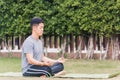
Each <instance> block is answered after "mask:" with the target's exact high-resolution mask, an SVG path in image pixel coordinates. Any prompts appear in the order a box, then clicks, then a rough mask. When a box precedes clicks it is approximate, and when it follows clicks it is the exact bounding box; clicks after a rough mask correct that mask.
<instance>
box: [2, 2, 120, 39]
mask: <svg viewBox="0 0 120 80" xmlns="http://www.w3.org/2000/svg"><path fill="white" fill-rule="evenodd" d="M119 13H120V1H119V0H0V37H2V38H3V37H4V36H13V35H14V36H19V35H26V34H30V32H31V30H30V27H29V26H30V25H29V22H30V19H31V18H33V17H36V16H38V17H42V18H43V20H44V22H45V32H44V35H64V34H71V33H72V34H74V35H89V34H96V35H104V36H110V35H111V34H120V14H119Z"/></svg>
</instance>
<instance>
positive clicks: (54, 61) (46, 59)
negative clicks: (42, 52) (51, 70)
mask: <svg viewBox="0 0 120 80" xmlns="http://www.w3.org/2000/svg"><path fill="white" fill-rule="evenodd" d="M42 60H43V61H45V62H46V61H47V62H51V63H56V62H57V60H54V59H50V58H48V57H45V56H44V57H43V59H42Z"/></svg>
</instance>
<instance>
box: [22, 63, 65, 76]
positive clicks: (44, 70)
mask: <svg viewBox="0 0 120 80" xmlns="http://www.w3.org/2000/svg"><path fill="white" fill-rule="evenodd" d="M63 69H64V66H63V64H62V63H55V64H54V65H52V66H50V67H49V66H37V65H33V66H31V67H30V68H29V69H28V70H27V71H26V72H25V73H24V74H23V76H31V77H40V76H42V75H46V76H47V77H50V76H54V74H56V73H58V72H60V71H62V70H63Z"/></svg>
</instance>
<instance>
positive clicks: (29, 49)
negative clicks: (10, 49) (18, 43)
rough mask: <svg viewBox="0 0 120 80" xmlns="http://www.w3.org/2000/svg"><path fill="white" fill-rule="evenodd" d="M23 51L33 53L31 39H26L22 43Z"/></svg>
mask: <svg viewBox="0 0 120 80" xmlns="http://www.w3.org/2000/svg"><path fill="white" fill-rule="evenodd" d="M23 53H24V54H26V53H30V54H33V43H32V42H31V41H26V42H25V43H24V45H23Z"/></svg>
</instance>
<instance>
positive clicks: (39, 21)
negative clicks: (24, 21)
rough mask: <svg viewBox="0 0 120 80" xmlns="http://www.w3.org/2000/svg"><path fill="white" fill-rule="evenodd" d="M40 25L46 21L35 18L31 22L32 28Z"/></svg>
mask: <svg viewBox="0 0 120 80" xmlns="http://www.w3.org/2000/svg"><path fill="white" fill-rule="evenodd" d="M39 23H44V21H43V20H42V18H39V17H34V18H32V19H31V21H30V26H31V28H32V26H33V25H36V24H39Z"/></svg>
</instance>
